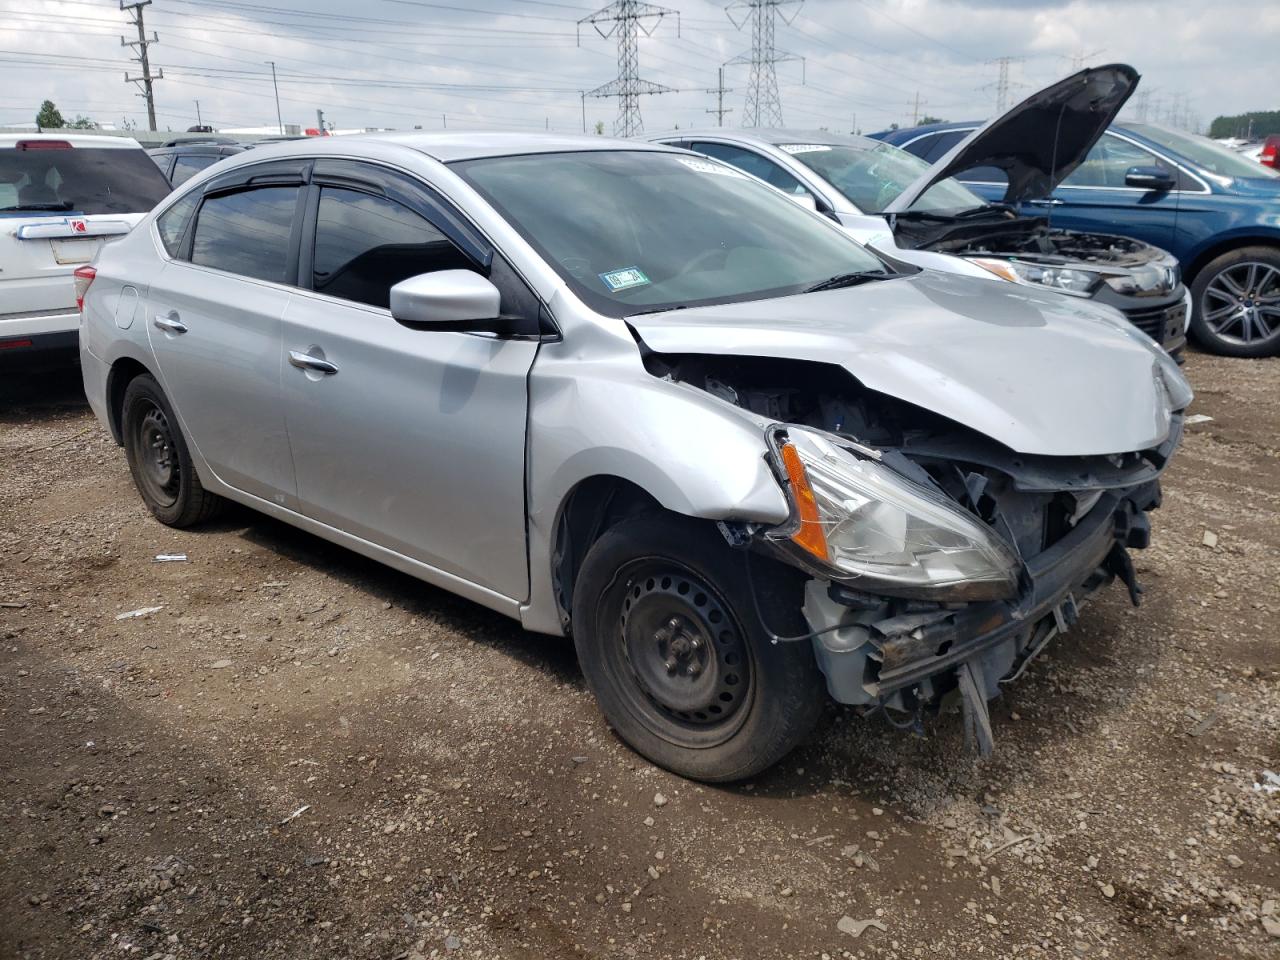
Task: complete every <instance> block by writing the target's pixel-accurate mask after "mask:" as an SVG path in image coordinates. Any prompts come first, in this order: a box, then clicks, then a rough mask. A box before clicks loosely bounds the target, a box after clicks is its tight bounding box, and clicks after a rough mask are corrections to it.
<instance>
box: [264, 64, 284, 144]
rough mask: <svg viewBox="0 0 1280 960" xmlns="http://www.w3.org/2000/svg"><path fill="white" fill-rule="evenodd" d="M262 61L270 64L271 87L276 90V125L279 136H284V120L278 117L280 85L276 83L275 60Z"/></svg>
mask: <svg viewBox="0 0 1280 960" xmlns="http://www.w3.org/2000/svg"><path fill="white" fill-rule="evenodd" d="M262 62H263V63H269V64H271V89H272V90H274V91H275V92H276V126H278V127H279V128H280V136H282V137H283V136H284V121H283V120H281V119H280V86H279V85H278V84H277V83H276V62H275V61H274V60H263V61H262Z"/></svg>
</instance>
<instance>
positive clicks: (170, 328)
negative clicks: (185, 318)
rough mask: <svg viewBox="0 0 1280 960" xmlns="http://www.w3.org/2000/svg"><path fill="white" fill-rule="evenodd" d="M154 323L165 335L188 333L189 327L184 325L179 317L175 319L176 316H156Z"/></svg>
mask: <svg viewBox="0 0 1280 960" xmlns="http://www.w3.org/2000/svg"><path fill="white" fill-rule="evenodd" d="M153 322H154V323H155V325H156V326H157V327H159V328H160V329H161V330H163V331H164V332H165V333H175V334H176V333H186V332H187V325H186V324H185V323H183V322H182V321H181V320H179V319H178V318H177V317H174V316H169V317H166V316H164V315H162V314H156V316H155V319H154V320H153Z"/></svg>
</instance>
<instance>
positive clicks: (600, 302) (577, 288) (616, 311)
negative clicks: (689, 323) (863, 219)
mask: <svg viewBox="0 0 1280 960" xmlns="http://www.w3.org/2000/svg"><path fill="white" fill-rule="evenodd" d="M599 153H649V154H654V155H658V156H677V157H680V156H684V157H696V158H697V159H699V160H702V161H704V162H708V163H715V164H717V165H718V166H724V167H727V168H728V169H730V170H732V171H733V172H734V173H735V174H737V175H739V176H741V177H742V178H744V179H746V180H748V181H750V182H753V183H757V184H759V185H760V186H761V187H763V188H764V189H765V190H768V191H772V192H774V193H778V191H777V190H776V189H775V188H774V187H771V186H769V185H768V184H767V183H763V182H762V181H760V180H759V179H758V178H756V177H753V176H751V174H748V173H744V172H743V171H741V170H738V169H737V168H736V167H733V166H731V165H729V164H725V163H723V162H721V161H719V160H715V159H713V158H710V157H707V156H706V155H704V154H701V153H697V152H696V151H693V150H684V149H676V150H645V149H634V150H632V149H627V148H626V147H620V148H618V149H616V150H556V151H538V152H530V153H518V154H502V155H494V156H487V157H468V158H465V159H458V160H451V161H449V162H448V163H447V164H446V166H448V167H449V169H450V170H452V171H453V172H454V173H455V174H456V175H457V176H458V177H459V178H460V179H461V180H462V181H463V182H464V183H466V185H467V186H468V187H470V188H471V189H472V190H474V191H475V192H476V193H477V194H479V196H480V197H481V199H483V200H484V202H485V203H487V204H488V205H489V206H490V207H491V208H492V209H493V210H494V212H495V213H497V215H498V216H500V217H501V218H502V219H503V221H504V222H505V223H506V224H507V226H508V227H510V229H511V230H513V231H514V232H515V233H516V234H517V235H518V236H519V237H520V238H521V239H522V240H524V241H525V243H527V244H529V246H530V247H531V248H532V249H533V251H534V252H535V253H536V254H537V255H538V257H539V258H541V260H542V261H543V263H544V264H545V265H546V267H547V269H549V270H550V271H551V272H552V273H554V274H555V275H556V276H557V277H558V278H559V279H560V280H561V282H563V283H564V284H565V285H566V286H567V287H568V289H569V290H570V291H571V292H572V293H573V295H574V296H575V297H576V298H577V299H578V300H579V301H580V302H582V304H583V305H584V306H585V307H586V308H587V309H588V310H591V311H592V312H593V313H597V314H600V315H601V316H607V317H611V318H613V319H619V320H625V319H627V318H628V317H634V316H640V315H642V314H659V313H669V312H672V311H676V310H682V309H685V308H688V309H695V308H701V307H718V306H723V305H726V304H734V303H750V302H754V301H758V300H776V299H781V298H783V297H790V296H796V295H798V294H803V293H805V292H806V289H807V288H808V287H809V286H811V285H812V281H808V282H805V283H795V284H787V285H785V286H781V287H771V288H767V289H763V290H753V291H748V292H745V293H740V294H729V295H725V296H717V297H706V298H702V299H698V300H673V301H670V302H662V303H643V304H641V303H636V304H628V303H623V302H621V301H616V300H611V299H609V298H608V297H599V296H591V291H590V290H589V289H588V288H587V287H586V286H585V285H584V284H583V283H582V281H581V280H580V279H579V278H577V277H574V276H573V275H572V274H569V273H567V272H566V271H565V270H564V269H563V267H562V265H561V264H559V263H558V262H557V260H556V258H555V257H554V256H553V255H552V254H551V252H550V251H549V250H548V249H547V248H546V247H545V246H544V245H543V244H542V242H541V241H540V240H539V239H538V238H537V237H535V236H534V235H533V234H532V233H531V232H530V231H529V230H528V229H526V227H525V226H524V224H523V223H521V221H520V220H519V219H518V218H516V217H515V216H513V215H512V214H511V213H510V212H509V211H508V210H507V208H506V207H505V206H504V205H503V204H502V203H501V202H500V201H498V200H497V198H495V197H494V196H493V195H492V194H491V193H490V192H489V191H488V190H487V189H485V188H484V187H483V186H482V185H481V184H479V183H477V182H476V181H475V179H474V178H473V177H472V176H471V175H470V172H469V169H468V168H469V167H471V166H473V165H482V164H485V163H487V162H490V161H503V160H521V159H528V160H532V159H535V158H543V157H556V156H561V157H563V156H574V155H579V154H581V155H591V154H599ZM778 195H779V197H782V195H781V194H780V193H778ZM782 199H783V200H784V201H785V202H786V203H792V201H790V200H786V198H785V197H782ZM797 212H799V213H803V214H804V215H808V216H813V217H817V218H818V219H819V220H820V221H821V222H822V223H823V224H824V225H825V226H826V228H828V229H830V230H832V231H833V235H834V236H837V237H839V238H840V239H841V240H842V241H844V242H846V243H849V244H851V245H852V246H853V247H854V248H855V249H856V250H858V251H859V252H861V253H862V254H864V255H865V256H867V257H869V258H871V259H872V260H873V261H874V262H875V263H877V264H879V265H880V268H881V269H882V270H883V271H884V273H885V275H886V277H889V278H891V277H894V276H898V275H899V274H898V272H897V271H896V270H894V268H893V267H892V266H890V264H889V263H888V262H887V261H886V260H885V259H884V258H883V257H881V256H880V255H879V254H878V253H877V252H876V251H874V250H872V249H871V248H870V247H867V246H864V245H862V244H860V243H858V242H857V241H856V240H854V239H853V237H851V236H849V234H848V233H846V232H845V231H844V230H842V229H840V227H839V226H837V225H836V224H834V223H832V222H831V221H830V220H829V219H827V218H826V217H824V216H822V215H821V214H817V213H806V212H804V211H801V210H799V209H797ZM584 294H585V295H584Z"/></svg>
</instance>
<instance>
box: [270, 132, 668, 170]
mask: <svg viewBox="0 0 1280 960" xmlns="http://www.w3.org/2000/svg"><path fill="white" fill-rule="evenodd" d="M361 141H369V142H376V143H380V144H393V145H395V146H400V147H405V148H407V149H409V150H415V151H417V152H418V153H423V154H426V155H427V156H429V157H431V158H433V159H435V160H439V161H440V162H441V163H451V162H453V161H455V160H476V159H479V158H481V157H514V156H521V155H523V154H530V153H576V152H582V151H587V150H630V151H636V150H652V151H655V152H657V151H665V150H670V149H671V148H670V147H663V146H662V145H660V144H656V143H643V142H641V141H637V140H616V139H614V138H612V137H594V136H583V135H566V134H558V133H470V132H468V133H446V132H440V133H353V134H343V135H342V136H337V137H307V138H305V139H303V140H292V141H288V142H282V143H273V144H270V145H263V147H262V148H255V150H254V151H253V152H254V153H258V152H259V149H261V150H264V151H265V150H268V149H269V150H270V151H271V155H272V156H274V157H289V156H294V155H297V154H315V153H341V154H349V153H350V152H351V150H352V148H353V146H358V144H359V143H360V142H361Z"/></svg>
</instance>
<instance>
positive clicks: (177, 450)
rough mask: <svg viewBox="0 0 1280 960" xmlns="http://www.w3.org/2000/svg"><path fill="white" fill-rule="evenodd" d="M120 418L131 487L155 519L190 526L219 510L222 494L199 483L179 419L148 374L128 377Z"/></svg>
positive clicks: (179, 525) (180, 525)
mask: <svg viewBox="0 0 1280 960" xmlns="http://www.w3.org/2000/svg"><path fill="white" fill-rule="evenodd" d="M120 423H121V432H122V434H123V436H124V452H125V456H126V457H127V458H128V460H129V472H130V473H131V474H132V475H133V483H134V486H136V487H137V488H138V493H140V494H141V495H142V501H143V503H145V504H146V505H147V509H148V510H150V511H151V513H152V514H153V515H154V516H155V518H156V519H157V520H159V521H160V522H161V523H163V524H167V525H168V526H170V527H191V526H195V525H196V524H199V523H203V522H204V521H206V520H208V519H209V518H210V517H212V516H213V515H214V514H215V513H217V511H218V508H219V507H220V506H221V505H222V498H221V497H219V496H217V495H215V494H212V493H210V492H209V491H207V490H205V488H204V487H203V486H202V485H201V484H200V478H199V477H198V476H196V471H195V467H194V466H192V463H191V454H190V453H189V452H188V450H187V441H186V438H184V437H183V436H182V431H181V430H180V429H179V428H178V418H177V417H175V416H174V415H173V408H172V407H171V406H169V400H168V399H167V398H166V397H165V395H164V391H163V390H161V389H160V384H158V383H156V381H155V378H154V377H152V376H151V375H150V374H145V373H144V374H139V375H138V376H136V377H134V378H133V379H132V380H130V381H129V386H128V387H126V388H125V391H124V402H123V404H122V406H121V411H120Z"/></svg>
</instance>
